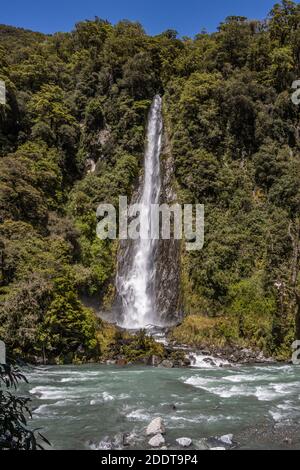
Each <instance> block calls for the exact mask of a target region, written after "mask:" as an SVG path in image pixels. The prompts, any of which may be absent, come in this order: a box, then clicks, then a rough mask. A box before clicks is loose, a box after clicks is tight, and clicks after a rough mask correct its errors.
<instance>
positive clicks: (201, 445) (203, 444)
mask: <svg viewBox="0 0 300 470" xmlns="http://www.w3.org/2000/svg"><path fill="white" fill-rule="evenodd" d="M194 445H195V448H196V449H197V450H209V445H208V444H207V442H206V440H205V439H200V440H199V441H197V442H196V443H195V444H194Z"/></svg>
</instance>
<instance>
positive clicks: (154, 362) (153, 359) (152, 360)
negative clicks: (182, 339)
mask: <svg viewBox="0 0 300 470" xmlns="http://www.w3.org/2000/svg"><path fill="white" fill-rule="evenodd" d="M160 363H161V358H160V357H159V356H155V355H153V356H150V357H149V359H148V365H149V366H152V367H157V366H159V364H160Z"/></svg>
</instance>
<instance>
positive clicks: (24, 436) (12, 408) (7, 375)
mask: <svg viewBox="0 0 300 470" xmlns="http://www.w3.org/2000/svg"><path fill="white" fill-rule="evenodd" d="M20 381H25V382H27V380H26V378H25V376H24V375H23V374H22V373H21V372H20V370H19V368H17V367H13V366H11V365H10V364H8V365H4V364H0V450H42V449H43V446H42V444H47V445H49V446H50V445H51V444H50V443H49V441H48V440H47V439H46V438H45V437H44V436H43V435H42V434H40V432H39V431H38V430H33V431H32V430H31V429H29V427H28V418H29V419H30V418H32V415H31V410H30V402H31V399H30V398H24V397H21V396H17V395H15V394H13V393H11V392H10V391H9V390H10V389H14V388H16V387H17V385H18V383H19V382H20ZM5 389H8V391H5Z"/></svg>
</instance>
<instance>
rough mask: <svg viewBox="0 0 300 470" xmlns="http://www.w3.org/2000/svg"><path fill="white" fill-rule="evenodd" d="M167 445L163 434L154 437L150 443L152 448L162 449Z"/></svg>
mask: <svg viewBox="0 0 300 470" xmlns="http://www.w3.org/2000/svg"><path fill="white" fill-rule="evenodd" d="M165 443H166V441H165V439H164V437H163V435H162V434H156V436H154V437H152V439H150V441H149V446H151V447H160V446H162V445H164V444H165Z"/></svg>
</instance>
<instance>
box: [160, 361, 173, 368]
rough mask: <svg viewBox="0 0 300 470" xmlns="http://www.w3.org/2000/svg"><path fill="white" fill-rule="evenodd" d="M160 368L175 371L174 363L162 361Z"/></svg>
mask: <svg viewBox="0 0 300 470" xmlns="http://www.w3.org/2000/svg"><path fill="white" fill-rule="evenodd" d="M159 367H163V368H165V369H173V367H174V363H173V362H172V361H169V360H165V361H162V363H161V364H160V365H159Z"/></svg>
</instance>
